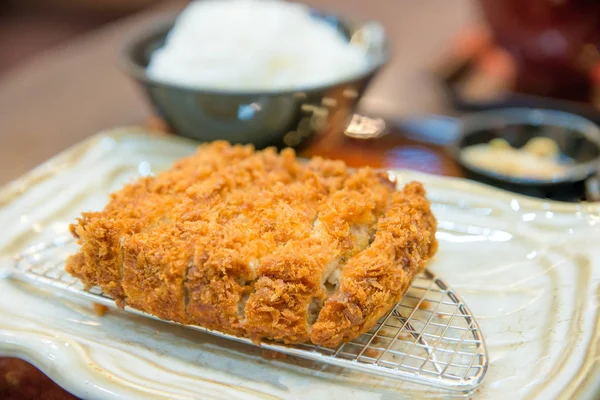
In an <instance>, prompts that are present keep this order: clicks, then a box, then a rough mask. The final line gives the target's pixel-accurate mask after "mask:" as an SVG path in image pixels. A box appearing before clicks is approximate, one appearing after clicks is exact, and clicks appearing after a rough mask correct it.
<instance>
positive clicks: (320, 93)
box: [124, 11, 388, 148]
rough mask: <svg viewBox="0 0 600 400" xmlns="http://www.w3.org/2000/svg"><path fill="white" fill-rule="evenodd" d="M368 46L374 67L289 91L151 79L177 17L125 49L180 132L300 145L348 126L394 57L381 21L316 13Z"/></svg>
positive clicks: (129, 63)
mask: <svg viewBox="0 0 600 400" xmlns="http://www.w3.org/2000/svg"><path fill="white" fill-rule="evenodd" d="M313 15H314V18H320V19H323V20H325V21H327V22H328V23H330V24H331V25H332V26H334V27H335V28H336V29H338V30H340V31H341V32H343V34H344V35H345V36H346V37H347V38H348V39H349V40H352V41H354V42H355V43H359V44H360V45H361V46H364V48H366V50H367V56H368V58H369V68H368V69H367V70H365V71H364V72H363V73H361V74H359V75H356V76H354V77H351V78H350V79H346V80H342V81H338V82H331V84H328V85H325V86H318V87H306V88H301V89H298V90H288V91H263V92H235V91H227V90H203V89H195V88H194V89H193V88H188V87H184V86H178V85H174V84H168V83H163V82H159V81H156V80H153V79H151V78H150V77H149V76H148V75H147V73H146V67H147V65H148V62H149V60H150V56H151V54H152V52H154V51H155V50H156V49H158V48H160V47H161V46H163V44H164V42H165V38H166V36H167V34H168V32H169V31H170V29H171V28H172V26H173V24H174V18H171V19H170V20H168V21H167V22H166V23H160V24H156V25H154V26H152V27H151V28H150V29H148V30H147V31H146V32H145V33H143V34H141V35H138V36H137V37H135V38H133V40H131V41H130V42H129V43H128V44H127V46H126V49H125V56H124V65H125V68H126V70H127V71H128V73H129V74H130V75H131V76H132V77H134V78H135V79H136V80H137V81H138V82H139V83H140V84H141V85H142V86H143V88H144V89H145V91H146V93H147V95H148V98H149V99H150V102H151V104H152V105H153V107H154V109H155V110H156V111H157V112H158V114H159V115H160V116H161V117H162V118H163V119H164V120H165V121H166V122H167V123H168V124H169V125H170V126H171V128H172V129H173V130H174V132H175V133H176V134H179V135H182V136H187V137H190V138H194V139H198V140H200V141H212V140H217V139H224V140H228V141H229V142H232V143H253V144H254V145H255V146H256V147H257V148H263V147H266V146H270V145H274V146H277V147H284V146H292V147H297V146H299V145H301V144H303V143H306V142H307V140H308V139H311V138H313V137H314V136H315V135H318V134H320V133H323V132H326V131H330V130H333V131H339V132H341V131H343V130H344V128H345V127H346V125H347V124H348V122H349V120H350V118H351V116H352V114H353V112H354V109H355V107H356V104H357V103H358V100H359V99H360V97H361V96H362V94H363V92H364V90H365V89H366V87H367V85H368V84H369V82H370V81H371V79H372V78H373V77H374V76H375V74H376V73H377V71H378V70H379V69H380V68H381V67H382V66H383V65H384V64H385V63H386V61H387V59H388V51H387V45H386V43H385V38H384V35H383V31H382V29H381V27H380V25H379V24H377V23H353V22H342V20H341V19H339V18H338V17H336V16H333V15H328V14H322V13H319V12H316V11H315V12H314V13H313Z"/></svg>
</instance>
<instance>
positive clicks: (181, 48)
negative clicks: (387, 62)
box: [147, 0, 367, 91]
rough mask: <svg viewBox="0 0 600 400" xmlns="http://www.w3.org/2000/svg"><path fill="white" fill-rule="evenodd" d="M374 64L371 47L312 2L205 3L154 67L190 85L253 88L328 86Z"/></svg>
mask: <svg viewBox="0 0 600 400" xmlns="http://www.w3.org/2000/svg"><path fill="white" fill-rule="evenodd" d="M366 68H367V58H366V55H365V53H364V51H363V50H362V49H360V48H358V47H356V46H354V45H352V44H350V43H349V42H348V41H347V39H346V38H344V36H343V35H342V34H341V33H339V32H338V31H336V30H335V29H334V28H333V27H332V26H330V25H328V24H327V23H326V22H324V21H322V20H319V19H317V18H314V17H311V16H310V14H309V9H308V8H307V7H306V6H303V5H300V4H295V3H287V2H281V1H276V0H205V1H194V2H192V3H191V4H189V5H188V7H187V8H186V9H185V10H184V11H183V13H182V14H181V15H180V16H179V18H178V19H177V22H176V24H175V27H174V28H173V29H172V31H171V32H170V34H169V36H168V37H167V41H166V44H165V46H164V47H163V48H161V49H159V50H157V51H155V52H154V54H153V55H152V58H151V61H150V64H149V65H148V70H147V71H148V74H149V76H150V77H152V78H154V79H156V80H160V81H163V82H167V83H173V84H179V85H184V86H187V87H194V88H204V89H227V90H240V91H250V90H278V89H294V88H305V87H312V86H317V85H322V84H328V83H332V82H334V81H338V80H341V79H344V78H348V77H350V76H352V75H355V74H357V73H360V72H362V71H364V70H365V69H366Z"/></svg>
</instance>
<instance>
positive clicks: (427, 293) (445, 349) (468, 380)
mask: <svg viewBox="0 0 600 400" xmlns="http://www.w3.org/2000/svg"><path fill="white" fill-rule="evenodd" d="M76 250H77V246H76V244H75V243H74V240H72V239H71V238H70V237H60V238H56V239H54V240H53V241H51V242H47V243H40V244H38V245H35V246H32V247H30V248H28V249H26V250H25V251H23V252H22V253H21V254H19V255H18V256H16V257H15V262H14V264H13V265H12V269H11V270H10V271H9V276H10V277H13V278H17V279H19V280H23V281H26V282H29V283H34V284H41V285H44V286H47V287H50V288H52V289H58V290H63V291H67V292H70V293H73V294H75V295H77V296H79V297H83V298H86V299H88V300H90V301H93V302H94V303H98V304H103V305H106V306H109V307H116V306H115V304H114V300H113V299H112V298H110V297H108V296H106V295H105V294H104V293H102V290H101V289H100V288H98V287H94V288H92V289H91V290H89V291H85V290H84V288H83V285H82V284H81V282H80V281H79V280H77V279H75V278H73V277H72V276H70V275H69V274H67V273H66V272H65V271H64V260H65V258H66V256H67V255H69V254H73V253H74V252H75V251H76ZM125 311H127V312H130V313H134V314H138V315H142V316H145V317H148V318H152V319H158V318H156V317H154V316H152V315H149V314H146V313H143V312H140V311H137V310H135V309H132V308H126V309H125ZM165 322H169V323H173V322H170V321H165ZM177 325H179V324H177ZM186 327H188V328H190V329H195V330H200V331H203V332H206V333H210V334H212V335H216V336H219V337H223V338H227V339H231V340H235V341H238V342H243V343H247V344H249V345H254V343H252V342H251V341H250V340H249V339H246V338H240V337H236V336H231V335H227V334H224V333H221V332H216V331H211V330H208V329H205V328H202V327H200V326H189V325H186ZM261 347H262V348H265V349H268V350H274V351H277V352H281V353H285V354H288V355H293V356H297V357H302V358H305V359H309V360H314V361H319V362H323V363H327V364H332V365H335V366H339V367H345V368H350V369H353V370H358V371H361V372H366V373H370V374H374V375H379V376H384V377H388V378H396V379H402V380H406V381H410V382H415V383H421V384H426V385H430V386H434V387H437V388H440V389H447V390H452V391H461V392H464V393H469V392H471V391H473V390H474V389H475V388H476V387H477V386H478V385H479V384H480V383H481V381H482V380H483V378H484V376H485V373H486V370H487V367H488V357H487V350H486V347H485V343H484V340H483V337H482V335H481V331H480V330H479V326H478V324H477V322H476V321H475V319H474V317H473V315H472V314H471V312H470V311H469V309H468V308H467V306H466V305H465V304H464V302H463V301H462V299H461V298H460V296H459V295H458V294H457V293H455V292H454V291H453V290H452V289H451V288H450V287H448V285H446V284H445V283H444V281H442V280H441V279H439V278H437V277H436V276H435V275H434V274H433V273H431V272H430V271H427V270H426V271H425V272H424V273H422V274H420V275H418V276H417V277H416V279H415V281H414V283H413V285H412V287H411V288H410V289H409V290H408V292H407V294H406V295H405V296H404V298H403V299H402V301H400V302H399V303H398V304H397V305H396V307H395V308H394V310H392V311H391V312H390V313H388V314H387V315H386V316H385V317H383V318H382V319H381V320H379V322H378V323H377V325H376V326H375V327H374V328H373V329H372V330H371V331H370V332H368V333H365V334H363V335H361V336H360V337H358V338H357V339H355V340H353V341H351V342H348V343H344V344H342V345H340V346H339V347H337V348H335V349H329V348H325V347H321V346H316V345H312V344H302V345H295V346H286V345H282V344H279V343H274V342H266V343H262V344H261Z"/></svg>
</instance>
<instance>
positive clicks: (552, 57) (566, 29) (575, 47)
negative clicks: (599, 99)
mask: <svg viewBox="0 0 600 400" xmlns="http://www.w3.org/2000/svg"><path fill="white" fill-rule="evenodd" d="M480 3H481V5H482V7H483V11H484V15H485V17H486V19H487V21H488V23H489V24H490V26H491V28H492V32H493V36H494V40H495V42H496V43H497V44H498V45H500V46H502V47H504V48H505V49H506V50H508V51H509V52H510V53H511V54H512V56H513V57H514V59H515V62H516V66H517V76H516V88H515V89H516V90H517V91H519V92H523V93H531V94H536V95H542V96H549V97H557V98H563V99H569V100H577V101H586V102H589V101H590V97H591V94H592V76H593V71H595V70H596V68H597V65H599V64H600V0H480Z"/></svg>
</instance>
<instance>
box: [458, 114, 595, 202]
mask: <svg viewBox="0 0 600 400" xmlns="http://www.w3.org/2000/svg"><path fill="white" fill-rule="evenodd" d="M539 136H543V137H548V138H551V139H553V140H554V141H555V142H556V143H557V144H558V146H559V148H560V150H561V153H562V154H563V155H564V156H566V157H568V158H569V159H570V160H573V162H574V163H573V165H572V166H569V167H568V172H567V173H566V174H564V175H561V176H557V177H554V178H552V179H547V180H542V179H535V178H525V177H523V178H518V177H512V176H507V175H502V174H499V173H495V172H492V171H489V170H486V169H482V168H478V167H477V166H474V165H471V164H469V163H466V162H465V161H464V160H463V159H462V157H461V152H462V150H463V149H464V148H466V147H469V146H473V145H475V144H480V143H488V142H489V141H490V140H492V139H495V138H502V139H505V140H506V141H507V142H509V143H510V144H511V146H513V147H517V148H519V147H522V146H523V145H525V143H527V141H528V140H529V139H531V138H533V137H539ZM449 150H450V154H451V155H452V157H453V158H454V160H455V161H456V162H457V163H458V164H460V165H461V167H462V168H463V170H464V172H465V174H466V175H467V177H469V178H472V179H476V180H478V181H481V182H484V183H487V184H490V185H494V186H497V187H501V188H503V189H507V190H510V191H513V192H517V193H522V194H526V195H530V196H534V197H541V198H548V199H554V200H562V201H580V200H584V199H586V198H587V200H594V201H597V200H598V199H597V196H598V193H592V191H591V185H590V182H592V180H593V179H595V178H594V175H595V174H597V173H598V168H599V167H600V129H599V128H598V126H597V125H596V124H595V123H593V122H592V121H590V120H587V119H585V118H583V117H580V116H578V115H575V114H571V113H567V112H561V111H554V110H545V109H533V108H505V109H496V110H490V111H485V112H479V113H475V114H471V115H469V116H466V117H464V118H461V119H460V121H459V123H458V127H457V136H456V138H455V140H454V142H453V143H452V145H451V146H450V147H449ZM586 191H587V193H586Z"/></svg>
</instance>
